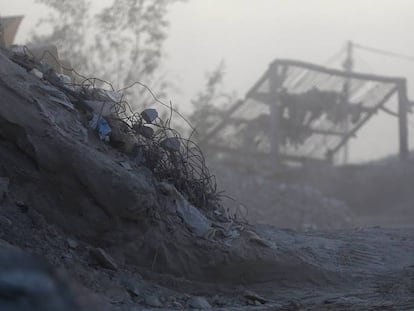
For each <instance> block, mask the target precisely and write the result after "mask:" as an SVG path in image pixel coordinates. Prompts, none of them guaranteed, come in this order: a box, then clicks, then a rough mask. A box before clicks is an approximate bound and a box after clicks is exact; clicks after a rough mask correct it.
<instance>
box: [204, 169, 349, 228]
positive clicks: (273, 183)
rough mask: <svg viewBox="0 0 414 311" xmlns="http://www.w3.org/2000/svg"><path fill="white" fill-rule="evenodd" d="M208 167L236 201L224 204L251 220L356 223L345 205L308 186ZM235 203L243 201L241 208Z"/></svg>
mask: <svg viewBox="0 0 414 311" xmlns="http://www.w3.org/2000/svg"><path fill="white" fill-rule="evenodd" d="M210 167H211V168H212V171H213V172H214V173H216V177H217V180H218V181H219V182H220V185H221V186H222V187H223V189H224V190H225V191H226V193H228V194H229V195H230V196H231V197H233V198H234V199H235V200H236V201H233V200H225V202H224V205H225V206H226V207H227V208H229V209H230V210H233V211H235V212H236V214H241V215H242V216H243V217H244V218H245V219H247V220H249V221H251V222H252V223H265V224H272V225H275V226H277V227H280V228H290V229H296V230H317V229H341V228H350V227H353V226H355V224H356V223H355V216H354V213H353V212H352V210H351V209H350V208H349V207H348V206H347V204H345V203H344V202H343V201H340V200H337V199H335V198H332V197H327V196H325V195H324V194H322V192H321V191H319V190H317V189H316V188H313V187H311V186H309V185H303V184H302V185H301V184H295V183H283V182H281V181H280V178H277V176H276V177H266V175H265V174H262V175H260V174H259V173H258V172H247V171H246V170H243V169H241V168H240V167H234V166H229V165H225V164H223V163H220V162H218V161H216V162H212V163H210ZM315 178H316V177H315ZM311 183H312V180H310V181H309V184H311ZM238 202H243V207H239V203H238Z"/></svg>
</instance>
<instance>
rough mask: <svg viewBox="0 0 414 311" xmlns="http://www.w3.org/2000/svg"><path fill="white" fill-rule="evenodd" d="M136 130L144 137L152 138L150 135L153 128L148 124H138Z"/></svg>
mask: <svg viewBox="0 0 414 311" xmlns="http://www.w3.org/2000/svg"><path fill="white" fill-rule="evenodd" d="M137 132H138V133H139V134H141V135H142V136H144V137H145V138H152V136H154V130H153V129H152V128H150V127H149V126H140V127H139V128H138V129H137Z"/></svg>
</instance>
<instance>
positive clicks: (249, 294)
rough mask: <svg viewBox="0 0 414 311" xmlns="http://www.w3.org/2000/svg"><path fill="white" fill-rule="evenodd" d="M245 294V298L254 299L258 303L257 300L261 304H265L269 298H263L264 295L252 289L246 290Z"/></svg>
mask: <svg viewBox="0 0 414 311" xmlns="http://www.w3.org/2000/svg"><path fill="white" fill-rule="evenodd" d="M243 296H244V298H246V299H248V300H250V301H253V302H254V303H255V304H256V302H259V303H260V304H264V303H266V302H267V300H266V299H265V298H263V297H262V296H260V295H258V294H256V293H254V292H252V291H249V290H246V291H245V292H244V293H243Z"/></svg>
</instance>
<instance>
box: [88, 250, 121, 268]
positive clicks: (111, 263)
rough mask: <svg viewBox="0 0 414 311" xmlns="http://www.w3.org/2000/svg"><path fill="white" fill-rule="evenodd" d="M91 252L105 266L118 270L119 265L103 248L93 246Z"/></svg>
mask: <svg viewBox="0 0 414 311" xmlns="http://www.w3.org/2000/svg"><path fill="white" fill-rule="evenodd" d="M89 252H90V254H91V255H92V257H93V258H95V260H96V261H97V262H98V263H99V264H100V265H101V266H102V267H103V268H106V269H110V270H115V271H116V270H118V265H117V264H116V263H115V260H114V259H113V258H112V257H111V256H109V255H108V254H107V253H106V252H105V251H104V250H103V249H102V248H91V249H90V251H89Z"/></svg>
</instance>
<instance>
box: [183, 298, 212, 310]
mask: <svg viewBox="0 0 414 311" xmlns="http://www.w3.org/2000/svg"><path fill="white" fill-rule="evenodd" d="M188 305H189V306H190V307H191V308H193V309H199V310H204V309H211V305H210V304H209V303H208V301H207V300H206V299H205V298H204V297H191V298H190V299H189V300H188Z"/></svg>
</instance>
